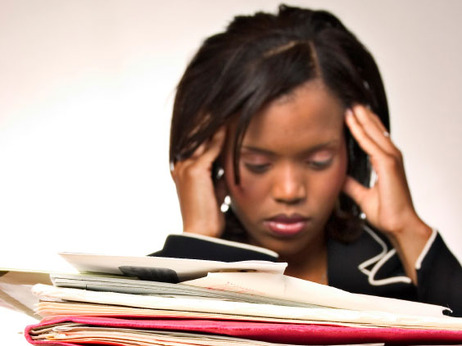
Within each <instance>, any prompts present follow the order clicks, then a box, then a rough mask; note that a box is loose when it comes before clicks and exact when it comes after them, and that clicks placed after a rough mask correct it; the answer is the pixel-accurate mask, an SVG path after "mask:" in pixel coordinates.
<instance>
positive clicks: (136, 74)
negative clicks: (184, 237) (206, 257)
mask: <svg viewBox="0 0 462 346" xmlns="http://www.w3.org/2000/svg"><path fill="white" fill-rule="evenodd" d="M278 3H279V1H273V0H234V1H216V0H201V1H198V0H195V1H186V0H184V1H180V0H169V1H165V2H164V1H156V0H112V1H110V0H40V1H35V0H0V232H1V236H2V238H1V239H2V240H1V243H0V244H1V245H0V246H1V249H0V268H9V267H15V268H27V269H39V268H41V269H50V268H65V264H64V263H61V262H60V259H59V257H58V255H57V252H59V251H80V252H98V253H110V254H120V255H123V254H126V255H144V254H147V253H150V252H153V251H155V250H158V249H159V248H160V247H161V246H162V243H163V240H164V238H165V236H166V235H167V234H168V233H178V232H180V230H181V217H180V214H179V208H178V205H177V200H176V192H175V187H174V185H173V183H172V181H171V179H170V174H169V169H168V157H167V156H168V155H167V153H168V135H169V122H170V113H171V105H172V100H173V97H174V91H175V85H176V83H177V82H178V80H179V78H180V76H181V74H182V71H183V69H184V67H185V65H186V63H187V62H188V61H189V59H190V58H191V56H192V54H193V53H194V51H195V49H196V48H197V47H198V45H199V44H200V42H201V40H202V39H203V38H205V37H206V36H208V35H210V34H212V33H215V32H217V31H219V30H222V29H223V28H224V26H225V25H226V24H227V23H228V22H229V21H230V19H231V17H232V16H233V15H235V14H245V13H253V12H254V11H256V10H260V9H264V10H268V11H274V10H275V9H276V7H277V4H278ZM287 3H288V4H294V5H301V6H306V7H312V8H324V9H328V10H331V11H332V12H334V13H335V14H337V15H338V16H339V17H340V18H341V19H342V20H343V22H344V23H345V24H346V25H347V26H348V27H349V28H350V29H352V31H353V32H355V33H356V34H357V36H358V37H359V38H360V39H361V40H362V41H363V42H364V43H365V44H366V46H367V47H369V48H370V50H371V51H372V52H373V54H374V56H375V57H376V60H377V62H378V64H379V67H380V69H381V71H382V74H383V78H384V80H385V84H386V88H387V92H388V96H389V102H390V108H391V124H392V137H393V139H394V140H395V141H396V143H397V145H398V146H399V148H400V149H401V150H402V151H403V153H404V155H405V160H406V168H407V174H408V178H409V184H410V188H411V191H412V193H413V197H414V203H415V206H416V208H417V210H418V212H419V213H420V215H421V216H422V217H423V219H424V220H425V221H427V222H428V223H429V224H430V225H432V226H434V227H437V228H438V229H439V230H440V232H441V233H442V235H443V237H444V238H445V240H446V242H447V244H448V245H449V247H450V248H451V249H452V250H453V251H454V253H455V254H456V255H457V257H458V258H459V259H460V258H462V241H461V240H462V236H461V233H460V231H461V230H462V219H461V218H460V214H459V213H460V206H461V205H462V203H461V202H462V184H460V183H459V180H460V179H461V177H462V163H461V160H460V154H459V150H460V148H461V147H462V138H461V129H462V120H460V119H461V116H462V114H461V108H462V97H461V95H462V93H461V90H462V67H461V64H460V61H462V40H461V39H460V38H461V37H462V27H461V26H460V18H462V1H458V0H452V1H451V0H444V1H438V2H437V1H433V0H425V1H423V0H407V1H400V0H391V1H390V0H389V1H378V0H375V1H374V0H372V1H371V0H319V1H314V0H313V1H310V0H305V1H287ZM4 317H8V320H9V321H10V323H9V324H7V325H5V322H4V321H6V318H4ZM0 321H1V322H0V323H1V324H0V334H1V335H2V338H3V341H5V339H4V338H5V337H6V338H7V340H8V336H11V342H10V343H9V344H15V345H16V344H18V345H20V344H26V342H25V341H24V340H23V337H22V336H21V335H20V334H17V333H18V332H20V331H21V330H22V329H23V327H24V325H25V324H27V323H29V321H30V320H29V319H27V318H26V317H24V318H22V317H21V315H17V314H16V313H13V312H11V311H9V310H6V309H0ZM4 328H6V329H5V332H4V331H3V329H4Z"/></svg>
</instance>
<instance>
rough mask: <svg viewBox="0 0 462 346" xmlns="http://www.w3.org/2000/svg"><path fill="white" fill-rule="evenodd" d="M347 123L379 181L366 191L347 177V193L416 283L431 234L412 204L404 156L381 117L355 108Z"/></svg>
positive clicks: (358, 107)
mask: <svg viewBox="0 0 462 346" xmlns="http://www.w3.org/2000/svg"><path fill="white" fill-rule="evenodd" d="M345 121H346V124H347V126H348V127H349V129H350V132H351V134H352V135H353V136H354V138H355V139H356V141H357V142H358V144H359V145H360V146H361V148H362V149H363V150H364V151H365V152H366V153H367V154H368V155H369V158H370V161H371V164H372V167H373V169H374V171H375V172H376V174H377V181H376V182H375V184H374V185H373V186H372V187H364V186H363V185H361V184H360V183H359V182H357V181H356V180H354V179H353V178H351V177H347V179H346V181H345V185H344V192H345V193H346V194H348V195H349V196H350V197H351V198H352V199H353V200H354V201H355V202H356V203H357V204H358V205H359V207H360V208H361V210H362V211H363V212H364V214H365V215H366V218H367V220H368V222H369V223H370V224H371V225H373V226H374V227H376V228H377V229H379V230H381V231H382V232H384V233H385V234H386V235H387V236H388V237H389V239H390V241H391V242H392V243H393V245H394V246H395V248H396V250H397V251H398V254H399V255H400V257H401V260H402V262H403V264H404V266H405V270H406V272H407V274H408V275H409V276H410V277H411V279H412V280H413V281H414V282H415V283H416V281H417V279H416V272H415V263H416V260H417V258H418V257H419V255H420V253H421V251H422V249H423V247H424V246H425V244H426V242H427V240H428V238H429V237H430V235H431V233H432V230H431V228H430V227H429V226H427V225H426V224H425V223H424V222H423V221H422V220H421V219H420V218H419V216H418V215H417V213H416V211H415V209H414V206H413V204H412V198H411V193H410V191H409V187H408V184H407V180H406V175H405V171H404V163H403V156H402V154H401V152H400V150H399V149H398V148H396V146H395V145H394V144H393V142H392V140H391V138H390V135H389V133H388V132H387V130H386V128H385V127H384V126H383V124H382V123H381V121H380V119H379V118H378V116H377V115H376V114H374V113H373V112H372V111H371V110H369V109H368V108H366V107H364V106H361V105H357V106H354V107H352V109H349V110H347V112H346V118H345Z"/></svg>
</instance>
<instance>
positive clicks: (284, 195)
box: [272, 165, 307, 205]
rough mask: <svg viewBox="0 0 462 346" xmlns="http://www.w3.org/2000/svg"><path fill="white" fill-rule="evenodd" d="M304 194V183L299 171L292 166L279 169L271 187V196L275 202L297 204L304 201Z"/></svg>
mask: <svg viewBox="0 0 462 346" xmlns="http://www.w3.org/2000/svg"><path fill="white" fill-rule="evenodd" d="M306 193H307V189H306V182H305V180H304V178H303V174H302V173H301V172H299V169H297V168H296V167H294V166H293V165H286V166H284V167H281V168H280V169H279V172H278V173H277V174H276V176H275V177H274V181H273V186H272V194H273V198H274V200H275V201H276V202H278V203H284V204H291V205H293V204H299V203H301V202H303V201H304V200H305V199H306V196H307V194H306Z"/></svg>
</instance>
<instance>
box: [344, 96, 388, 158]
mask: <svg viewBox="0 0 462 346" xmlns="http://www.w3.org/2000/svg"><path fill="white" fill-rule="evenodd" d="M352 111H353V113H354V115H355V117H356V119H357V120H358V123H359V124H360V125H361V126H362V127H363V129H364V131H365V133H366V134H367V135H368V136H369V137H370V138H371V139H372V140H374V141H375V142H376V143H377V144H378V145H379V146H380V147H381V148H382V149H383V150H385V151H387V152H388V153H390V154H392V153H394V152H395V149H396V148H395V146H394V145H393V142H392V141H391V139H390V135H389V133H388V131H387V130H386V128H385V126H383V124H382V122H381V121H380V119H379V118H378V116H377V115H376V114H374V113H373V112H372V111H371V110H369V109H367V108H366V107H364V106H361V105H358V106H355V107H353V109H352Z"/></svg>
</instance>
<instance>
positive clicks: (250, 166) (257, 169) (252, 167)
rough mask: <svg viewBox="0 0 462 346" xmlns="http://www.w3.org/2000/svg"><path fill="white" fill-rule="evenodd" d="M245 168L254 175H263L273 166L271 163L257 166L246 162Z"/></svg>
mask: <svg viewBox="0 0 462 346" xmlns="http://www.w3.org/2000/svg"><path fill="white" fill-rule="evenodd" d="M244 166H245V167H246V168H247V169H248V170H249V171H250V172H252V173H255V174H263V173H265V172H266V171H268V170H269V168H270V166H271V164H270V163H261V164H255V163H246V162H244Z"/></svg>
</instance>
